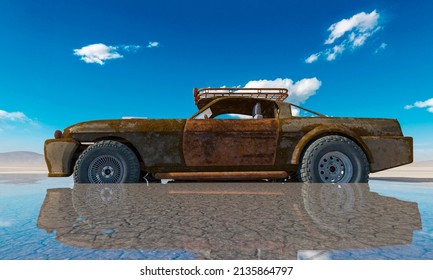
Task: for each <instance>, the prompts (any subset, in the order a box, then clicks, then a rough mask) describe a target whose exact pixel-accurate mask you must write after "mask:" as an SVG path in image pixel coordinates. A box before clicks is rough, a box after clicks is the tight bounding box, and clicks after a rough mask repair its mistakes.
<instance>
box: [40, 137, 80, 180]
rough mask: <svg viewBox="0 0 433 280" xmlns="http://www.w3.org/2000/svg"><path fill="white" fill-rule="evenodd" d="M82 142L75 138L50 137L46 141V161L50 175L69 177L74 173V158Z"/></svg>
mask: <svg viewBox="0 0 433 280" xmlns="http://www.w3.org/2000/svg"><path fill="white" fill-rule="evenodd" d="M79 146H80V143H79V142H77V141H76V140H74V139H70V138H61V139H48V140H46V141H45V145H44V154H45V163H46V164H47V167H48V177H68V176H70V175H72V173H73V168H74V166H73V158H74V154H75V152H76V150H77V148H78V147H79Z"/></svg>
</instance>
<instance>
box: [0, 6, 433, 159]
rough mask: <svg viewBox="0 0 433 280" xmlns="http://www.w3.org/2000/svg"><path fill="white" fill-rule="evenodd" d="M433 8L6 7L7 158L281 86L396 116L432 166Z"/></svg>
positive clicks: (1, 74) (1, 11) (1, 140)
mask: <svg viewBox="0 0 433 280" xmlns="http://www.w3.org/2000/svg"><path fill="white" fill-rule="evenodd" d="M432 10H433V2H431V1H416V2H413V1H412V2H410V3H409V1H402V0H388V1H347V0H342V1H309V0H307V1H305V0H304V1H290V0H286V1H283V0H281V1H272V0H267V1H234V0H231V1H225V0H220V1H138V0H137V1H92V0H87V1H47V0H42V1H29V0H28V1H27V0H21V1H20V0H2V1H1V2H0V36H1V38H2V42H3V43H2V44H0V53H1V54H2V60H1V62H0V152H7V151H16V150H29V151H35V152H42V151H43V141H44V140H45V139H46V138H51V137H52V135H53V131H54V130H55V129H63V128H65V127H66V126H69V125H71V124H73V123H76V122H80V121H86V120H93V119H111V118H120V117H122V116H145V117H149V118H187V117H189V116H191V115H192V114H193V113H194V112H195V111H196V107H195V106H194V103H193V98H192V88H193V87H208V86H211V87H218V86H245V85H272V86H286V87H288V88H289V90H290V92H291V95H292V97H291V98H292V99H291V101H293V102H296V103H300V104H302V105H303V106H305V107H307V108H310V109H312V110H315V111H318V112H321V113H323V114H326V115H330V116H352V117H386V118H397V119H398V120H399V121H400V123H401V125H402V128H403V132H404V133H405V134H406V135H410V136H413V137H414V139H415V157H416V158H415V159H416V160H426V159H433V142H432V141H431V139H432V138H433V99H431V98H433V90H432V88H433V78H432V74H433V52H432V51H431V50H432V49H433V36H431V35H432V31H431V30H433V22H432V21H431V19H430V17H431V11H432ZM316 57H317V59H316V60H315V58H316ZM429 110H430V111H429Z"/></svg>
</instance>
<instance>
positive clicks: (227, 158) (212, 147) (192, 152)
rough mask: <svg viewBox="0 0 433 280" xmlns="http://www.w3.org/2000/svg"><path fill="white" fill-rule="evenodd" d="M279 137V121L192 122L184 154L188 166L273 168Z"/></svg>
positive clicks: (185, 139) (185, 141)
mask: <svg viewBox="0 0 433 280" xmlns="http://www.w3.org/2000/svg"><path fill="white" fill-rule="evenodd" d="M277 138H278V120H277V119H261V120H214V119H200V120H194V119H189V120H188V121H187V123H186V125H185V131H184V135H183V154H184V158H185V163H186V165H187V166H242V165H243V166H245V165H247V166H253V165H273V164H274V162H275V155H276V150H277Z"/></svg>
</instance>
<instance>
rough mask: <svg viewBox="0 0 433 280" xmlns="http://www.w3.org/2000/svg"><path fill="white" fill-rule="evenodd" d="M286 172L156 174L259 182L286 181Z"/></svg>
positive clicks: (173, 176)
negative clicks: (260, 180) (264, 180)
mask: <svg viewBox="0 0 433 280" xmlns="http://www.w3.org/2000/svg"><path fill="white" fill-rule="evenodd" d="M288 176H289V174H287V172H286V171H239V172H167V173H156V174H155V178H156V179H175V180H176V179H177V180H259V179H284V178H287V177H288Z"/></svg>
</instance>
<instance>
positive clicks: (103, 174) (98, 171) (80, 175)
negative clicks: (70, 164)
mask: <svg viewBox="0 0 433 280" xmlns="http://www.w3.org/2000/svg"><path fill="white" fill-rule="evenodd" d="M139 179H140V163H139V161H138V159H137V156H136V155H135V153H134V152H133V151H132V150H131V149H130V148H129V147H128V146H126V145H125V144H122V143H119V142H116V141H111V140H108V141H100V142H97V143H95V144H93V145H92V146H90V147H88V148H87V149H86V150H84V152H83V153H82V154H81V155H80V156H79V157H78V160H77V162H76V163H75V168H74V182H75V183H90V184H106V183H114V184H115V183H138V181H139Z"/></svg>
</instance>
